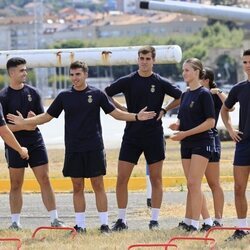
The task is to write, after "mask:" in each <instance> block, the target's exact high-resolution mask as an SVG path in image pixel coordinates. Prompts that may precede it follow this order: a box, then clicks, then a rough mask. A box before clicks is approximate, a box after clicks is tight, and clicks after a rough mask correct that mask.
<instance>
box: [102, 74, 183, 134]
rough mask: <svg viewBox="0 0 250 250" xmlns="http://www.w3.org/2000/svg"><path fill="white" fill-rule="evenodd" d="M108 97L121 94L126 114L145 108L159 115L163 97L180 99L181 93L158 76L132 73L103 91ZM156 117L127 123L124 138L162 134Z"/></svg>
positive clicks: (160, 122) (159, 122)
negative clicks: (124, 100)
mask: <svg viewBox="0 0 250 250" xmlns="http://www.w3.org/2000/svg"><path fill="white" fill-rule="evenodd" d="M105 91H106V93H107V94H108V95H109V96H114V95H116V94H118V93H123V94H124V96H125V99H126V103H127V109H128V112H132V113H138V112H139V111H140V110H141V109H142V108H144V107H146V106H147V110H148V111H155V112H156V113H157V114H159V112H160V110H161V107H162V104H163V101H164V97H165V95H166V94H167V95H169V96H171V97H173V98H175V99H179V98H180V97H181V93H182V92H181V91H180V89H178V88H177V87H174V86H173V85H172V84H171V83H170V82H169V81H167V80H166V79H164V78H163V77H161V76H160V75H158V74H156V73H153V74H152V75H151V76H149V77H141V76H140V75H139V74H138V72H137V71H136V72H133V73H131V74H129V75H127V76H124V77H121V78H119V79H118V80H116V81H115V82H114V83H113V84H111V85H110V86H109V87H107V88H106V89H105ZM156 119H157V117H155V118H154V119H151V120H147V121H140V122H127V124H126V128H125V133H124V136H129V137H130V136H133V137H143V136H145V134H146V135H151V134H152V135H153V134H154V133H155V132H160V133H163V128H162V121H161V120H158V121H157V120H156Z"/></svg>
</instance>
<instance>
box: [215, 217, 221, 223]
mask: <svg viewBox="0 0 250 250" xmlns="http://www.w3.org/2000/svg"><path fill="white" fill-rule="evenodd" d="M214 220H215V221H217V222H219V223H220V224H222V219H217V218H214Z"/></svg>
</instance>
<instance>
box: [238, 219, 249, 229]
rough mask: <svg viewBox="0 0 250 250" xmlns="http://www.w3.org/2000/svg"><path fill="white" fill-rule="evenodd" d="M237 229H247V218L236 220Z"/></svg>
mask: <svg viewBox="0 0 250 250" xmlns="http://www.w3.org/2000/svg"><path fill="white" fill-rule="evenodd" d="M237 227H248V223H247V218H244V219H237Z"/></svg>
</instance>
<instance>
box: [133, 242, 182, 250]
mask: <svg viewBox="0 0 250 250" xmlns="http://www.w3.org/2000/svg"><path fill="white" fill-rule="evenodd" d="M137 247H164V248H165V249H168V247H175V249H178V247H177V245H176V244H169V243H138V244H134V245H130V246H129V247H128V249H132V248H137Z"/></svg>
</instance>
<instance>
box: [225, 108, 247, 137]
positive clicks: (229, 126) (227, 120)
mask: <svg viewBox="0 0 250 250" xmlns="http://www.w3.org/2000/svg"><path fill="white" fill-rule="evenodd" d="M230 110H231V109H228V108H227V107H226V106H225V105H224V104H223V106H222V108H221V111H220V114H221V119H222V121H223V123H224V125H225V127H226V129H227V131H228V133H229V135H230V137H231V138H232V139H233V141H235V142H239V141H240V140H241V137H240V135H242V134H243V133H242V132H241V131H239V130H237V129H234V127H233V124H232V120H231V117H230V115H229V112H230Z"/></svg>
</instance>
